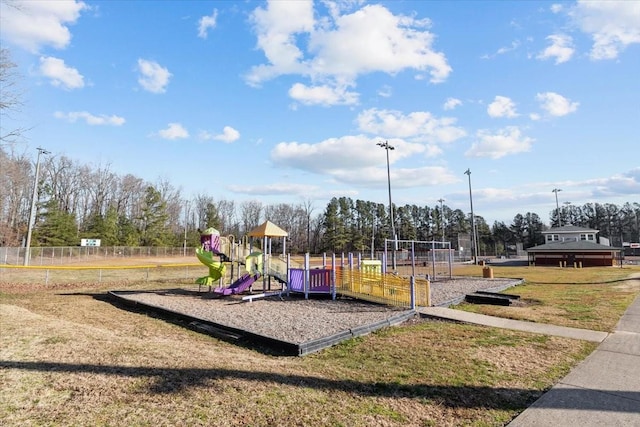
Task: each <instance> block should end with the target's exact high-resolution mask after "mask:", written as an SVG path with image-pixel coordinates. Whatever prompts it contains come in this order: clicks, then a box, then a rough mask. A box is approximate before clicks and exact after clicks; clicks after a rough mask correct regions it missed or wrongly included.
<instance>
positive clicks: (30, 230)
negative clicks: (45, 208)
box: [24, 147, 51, 265]
mask: <svg viewBox="0 0 640 427" xmlns="http://www.w3.org/2000/svg"><path fill="white" fill-rule="evenodd" d="M37 150H38V159H37V160H36V176H35V181H34V183H33V194H32V197H31V211H30V212H29V225H28V227H27V242H26V244H25V248H24V265H29V260H30V259H31V234H32V233H33V224H34V222H35V219H36V201H37V199H38V180H39V179H40V178H39V176H40V156H41V155H42V154H51V153H50V152H49V151H47V150H45V149H44V148H40V147H38V148H37Z"/></svg>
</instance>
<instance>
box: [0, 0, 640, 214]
mask: <svg viewBox="0 0 640 427" xmlns="http://www.w3.org/2000/svg"><path fill="white" fill-rule="evenodd" d="M1 7H2V9H1V10H0V12H1V13H0V16H1V19H2V21H1V23H0V24H1V25H0V28H1V40H2V46H3V47H7V48H9V49H10V50H11V54H12V58H13V60H14V62H16V63H17V64H18V66H19V71H20V73H21V74H22V75H23V81H22V82H21V87H22V89H23V98H24V104H25V105H24V106H23V108H22V109H21V111H20V112H19V113H12V114H11V116H10V117H8V116H3V118H2V121H3V123H2V127H3V129H5V128H6V129H9V128H11V127H14V126H15V127H25V128H29V129H30V130H29V131H28V132H27V133H26V135H25V139H24V141H23V143H22V146H18V149H21V148H20V147H22V149H24V150H25V151H26V152H33V153H34V157H35V153H36V150H35V148H36V147H43V148H45V149H47V150H49V151H51V152H52V153H53V154H54V155H65V156H68V157H70V158H71V159H73V160H76V161H78V162H81V163H83V164H90V165H94V166H96V167H97V166H100V167H105V166H108V167H109V169H110V170H111V171H112V172H114V173H118V174H122V175H124V174H128V173H131V174H134V175H136V176H139V177H141V178H143V179H145V180H147V181H149V182H151V183H154V182H158V181H159V180H168V181H170V182H171V183H172V184H173V185H174V186H175V187H177V188H181V189H182V193H183V195H184V197H185V198H191V197H193V196H195V195H196V194H207V195H211V196H213V197H214V198H215V199H227V200H235V201H237V202H242V201H244V200H259V201H262V202H263V203H265V204H272V203H281V202H285V203H303V202H305V201H309V200H311V201H313V205H314V206H315V207H316V209H317V211H318V213H319V212H320V211H321V210H323V209H324V207H325V206H326V203H327V202H328V200H329V199H330V198H331V197H334V196H335V197H341V196H347V197H351V198H352V199H354V200H356V199H361V200H367V201H375V202H380V203H385V204H387V203H388V192H387V167H386V153H385V150H384V149H383V148H381V147H378V146H377V145H376V144H377V143H379V142H384V141H388V142H389V144H390V145H391V146H393V147H394V150H392V151H390V152H389V155H390V171H391V188H392V198H393V202H394V204H396V205H404V204H416V205H421V206H423V205H428V206H432V207H433V206H437V205H438V204H439V202H438V199H441V198H442V199H444V200H445V202H444V203H445V204H446V205H447V206H449V207H451V208H452V209H458V208H459V209H462V210H463V211H465V212H468V211H469V182H468V176H467V175H465V174H464V172H465V171H466V170H467V169H470V170H471V185H472V191H473V204H474V212H475V213H476V214H477V215H481V216H483V217H484V218H485V219H486V220H487V221H488V222H489V223H490V224H491V223H492V222H493V221H494V220H501V221H505V222H507V223H510V221H511V220H512V219H513V216H514V215H515V214H517V213H522V214H524V213H526V212H536V213H538V214H539V215H540V216H541V218H542V220H543V221H545V222H548V220H549V213H550V212H551V211H552V210H553V209H555V203H556V202H555V194H554V193H553V192H552V190H553V189H554V188H559V189H561V190H562V191H561V192H560V193H558V198H559V203H560V204H563V203H565V202H570V203H572V204H578V205H582V204H584V203H588V202H598V203H615V204H619V205H621V204H623V203H625V202H639V201H640V149H639V148H638V147H639V142H640V136H639V135H640V2H638V1H620V2H617V1H604V2H599V1H577V2H576V1H569V2H557V3H554V2H546V1H544V2H536V1H513V2H509V1H500V2H497V1H493V2H482V1H468V2H465V1H455V2H454V1H451V2H447V1H383V2H378V1H370V2H369V1H358V0H338V1H315V2H312V1H304V0H296V1H284V0H281V1H271V2H264V1H243V2H240V1H238V2H235V1H84V2H80V1H42V2H41V1H34V0H30V1H26V2H22V1H16V0H13V1H12V0H2V5H1Z"/></svg>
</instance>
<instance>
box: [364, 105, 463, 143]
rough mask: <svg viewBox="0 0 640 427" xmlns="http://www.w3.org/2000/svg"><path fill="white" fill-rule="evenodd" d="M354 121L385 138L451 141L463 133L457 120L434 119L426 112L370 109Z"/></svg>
mask: <svg viewBox="0 0 640 427" xmlns="http://www.w3.org/2000/svg"><path fill="white" fill-rule="evenodd" d="M356 121H357V123H358V128H359V129H360V130H361V131H363V132H367V133H369V134H374V135H377V136H380V137H384V138H386V137H389V138H411V139H413V140H415V141H429V142H433V143H450V142H453V141H455V140H457V139H460V138H462V137H464V136H465V135H466V132H465V131H464V129H462V128H460V127H457V126H454V125H455V123H456V119H454V118H452V117H442V118H436V117H434V116H433V115H432V114H431V113H429V112H426V111H416V112H413V113H409V114H408V115H404V114H402V113H401V112H400V111H395V110H378V109H376V108H371V109H368V110H364V111H362V112H361V113H360V114H358V117H357V119H356Z"/></svg>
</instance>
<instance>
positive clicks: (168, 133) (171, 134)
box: [158, 123, 189, 140]
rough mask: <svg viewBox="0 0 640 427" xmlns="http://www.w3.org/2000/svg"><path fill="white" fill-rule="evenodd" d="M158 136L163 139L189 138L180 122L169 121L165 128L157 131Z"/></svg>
mask: <svg viewBox="0 0 640 427" xmlns="http://www.w3.org/2000/svg"><path fill="white" fill-rule="evenodd" d="M158 136H160V138H163V139H171V140H173V139H185V138H189V132H188V131H187V130H186V129H185V128H184V127H183V126H182V125H181V124H180V123H169V126H168V127H167V128H166V129H162V130H160V131H159V132H158Z"/></svg>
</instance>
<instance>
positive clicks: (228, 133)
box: [198, 126, 240, 144]
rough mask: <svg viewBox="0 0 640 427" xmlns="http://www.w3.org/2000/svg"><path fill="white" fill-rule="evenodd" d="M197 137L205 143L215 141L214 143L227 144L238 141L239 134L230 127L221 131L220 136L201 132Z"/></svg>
mask: <svg viewBox="0 0 640 427" xmlns="http://www.w3.org/2000/svg"><path fill="white" fill-rule="evenodd" d="M198 137H199V138H200V139H202V140H205V141H207V140H216V141H222V142H226V143H228V144H229V143H232V142H235V141H237V140H238V139H240V132H238V131H237V130H236V129H234V128H232V127H231V126H225V127H224V128H223V129H222V133H220V134H215V135H214V134H211V133H209V132H206V131H203V132H200V135H199V136H198Z"/></svg>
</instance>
